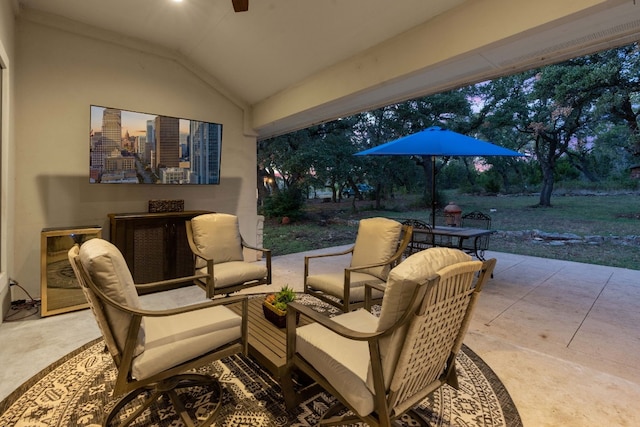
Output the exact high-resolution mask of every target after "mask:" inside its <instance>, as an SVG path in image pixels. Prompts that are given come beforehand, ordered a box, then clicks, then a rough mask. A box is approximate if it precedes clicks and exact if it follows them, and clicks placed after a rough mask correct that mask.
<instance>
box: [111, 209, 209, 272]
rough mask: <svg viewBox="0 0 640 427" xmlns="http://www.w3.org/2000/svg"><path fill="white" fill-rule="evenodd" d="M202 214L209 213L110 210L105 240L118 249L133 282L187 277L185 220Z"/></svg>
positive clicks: (188, 251)
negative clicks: (124, 211)
mask: <svg viewBox="0 0 640 427" xmlns="http://www.w3.org/2000/svg"><path fill="white" fill-rule="evenodd" d="M205 213H211V212H209V211H183V212H158V213H111V214H109V215H108V216H109V220H110V225H111V229H110V234H109V240H110V241H111V243H113V244H114V245H116V246H117V247H118V249H120V251H121V252H122V255H123V256H124V258H125V260H126V261H127V265H128V266H129V269H130V270H131V274H132V275H133V280H134V281H135V283H137V284H142V283H149V282H156V281H160V280H165V279H175V278H178V277H183V276H189V275H192V274H193V254H192V253H191V249H190V248H189V242H188V241H187V232H186V228H185V222H186V221H187V220H189V219H191V218H193V217H195V216H198V215H202V214H205ZM188 283H191V282H186V283H185V285H186V284H188Z"/></svg>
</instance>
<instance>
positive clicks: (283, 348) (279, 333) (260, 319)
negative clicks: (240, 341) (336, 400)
mask: <svg viewBox="0 0 640 427" xmlns="http://www.w3.org/2000/svg"><path fill="white" fill-rule="evenodd" d="M229 308H231V309H232V310H234V311H235V312H236V313H238V314H240V310H241V306H240V305H239V304H233V306H231V307H229ZM248 315H249V319H248V322H247V323H248V329H249V330H248V341H249V342H248V345H249V355H250V356H251V357H253V358H254V359H256V361H257V362H258V363H259V364H260V365H261V366H262V367H264V368H266V369H267V370H268V371H269V372H270V373H271V375H273V377H274V378H275V379H276V380H277V381H278V382H280V386H281V388H282V394H283V395H284V398H285V401H286V402H292V401H293V400H294V399H295V397H294V390H293V389H292V388H291V387H290V386H286V383H284V382H283V381H282V377H283V375H284V374H285V367H286V364H287V328H278V327H277V326H275V325H274V324H273V323H271V322H270V321H268V320H267V319H266V318H265V317H264V314H263V312H262V298H260V297H254V298H249V309H248ZM309 323H312V322H311V321H310V320H309V319H307V318H305V317H304V316H300V325H306V324H309ZM287 383H289V382H287Z"/></svg>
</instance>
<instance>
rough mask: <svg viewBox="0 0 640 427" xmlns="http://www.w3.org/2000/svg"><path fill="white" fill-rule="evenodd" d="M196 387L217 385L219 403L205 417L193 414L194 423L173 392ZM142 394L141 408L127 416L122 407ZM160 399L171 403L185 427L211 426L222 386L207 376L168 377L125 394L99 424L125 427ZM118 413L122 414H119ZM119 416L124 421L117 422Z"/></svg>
mask: <svg viewBox="0 0 640 427" xmlns="http://www.w3.org/2000/svg"><path fill="white" fill-rule="evenodd" d="M198 386H205V387H213V386H216V391H217V392H218V400H217V402H215V406H214V407H213V409H211V410H210V411H207V414H205V415H204V416H202V415H199V414H196V417H197V420H193V419H192V418H191V416H190V415H189V413H188V412H187V410H186V409H185V406H184V404H183V403H182V401H181V400H180V397H179V396H178V394H177V393H176V389H181V388H191V387H198ZM143 395H146V396H145V398H144V400H143V401H142V402H141V403H140V406H139V407H137V408H136V409H135V410H134V411H133V412H131V413H130V414H129V415H128V416H127V415H126V413H127V409H126V408H125V407H126V406H127V405H128V404H130V403H131V402H133V401H134V400H135V399H137V398H138V397H141V396H143ZM163 396H164V397H165V398H168V399H170V400H171V402H172V404H173V408H174V410H175V412H176V413H177V414H178V415H179V416H180V418H181V419H182V421H183V422H184V424H185V425H186V426H187V427H206V426H209V425H211V424H212V423H213V421H214V420H215V418H216V416H217V415H218V412H219V411H220V408H221V406H222V386H221V385H220V382H219V381H218V380H217V379H215V378H213V377H211V376H209V375H202V374H182V375H176V376H174V377H171V378H168V379H166V380H163V381H161V382H160V383H157V384H153V385H149V386H145V387H140V388H137V389H135V390H132V391H131V392H129V393H127V394H126V395H125V396H123V397H122V398H121V399H120V400H119V401H118V402H117V403H116V405H115V406H114V407H113V409H111V411H109V413H108V414H107V416H106V417H105V419H104V422H103V424H102V425H103V426H105V427H106V426H119V427H126V426H128V425H130V424H131V423H132V422H134V421H135V420H136V419H137V418H138V417H139V416H140V415H142V413H143V412H145V411H146V410H147V409H148V408H149V407H150V406H151V405H153V404H154V403H156V402H157V401H158V400H159V399H160V398H161V397H163ZM123 409H124V411H123ZM121 411H123V412H122V413H121ZM120 417H123V418H124V417H126V418H124V419H123V420H120ZM196 422H198V423H196Z"/></svg>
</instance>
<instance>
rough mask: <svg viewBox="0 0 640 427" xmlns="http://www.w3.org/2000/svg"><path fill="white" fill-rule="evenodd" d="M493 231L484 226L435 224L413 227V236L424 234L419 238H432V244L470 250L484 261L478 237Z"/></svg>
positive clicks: (493, 231)
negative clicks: (432, 225) (425, 226)
mask: <svg viewBox="0 0 640 427" xmlns="http://www.w3.org/2000/svg"><path fill="white" fill-rule="evenodd" d="M495 232H496V231H495V230H488V229H484V228H469V227H448V226H442V225H436V226H435V227H433V228H429V229H420V228H414V229H413V233H414V238H415V236H417V235H420V234H424V235H426V236H422V237H421V238H420V240H422V241H424V240H427V241H428V240H432V242H433V245H434V246H446V247H451V248H457V249H460V250H463V251H467V252H471V254H472V255H474V256H475V257H476V258H478V259H479V260H481V261H484V256H482V254H481V253H480V252H481V249H482V248H480V247H479V243H480V238H481V237H482V236H487V235H490V234H493V233H495ZM429 234H431V235H433V239H428V237H429V236H428V235H429ZM467 241H468V242H469V243H470V244H469V245H466V244H465V242H467Z"/></svg>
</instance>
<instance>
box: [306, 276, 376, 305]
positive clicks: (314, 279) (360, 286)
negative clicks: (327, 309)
mask: <svg viewBox="0 0 640 427" xmlns="http://www.w3.org/2000/svg"><path fill="white" fill-rule="evenodd" d="M365 283H369V284H380V283H384V281H382V280H380V279H379V278H377V277H376V276H372V275H370V274H365V273H360V272H355V271H352V272H351V283H350V285H351V286H350V291H349V302H360V301H364V285H365ZM307 285H308V286H309V287H311V288H313V289H314V290H319V291H322V292H324V293H326V294H328V295H333V296H334V297H337V298H340V299H342V298H343V295H344V272H340V273H326V274H316V275H314V276H308V277H307ZM372 295H373V297H374V298H381V297H382V292H380V291H377V290H375V291H373V294H372Z"/></svg>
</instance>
